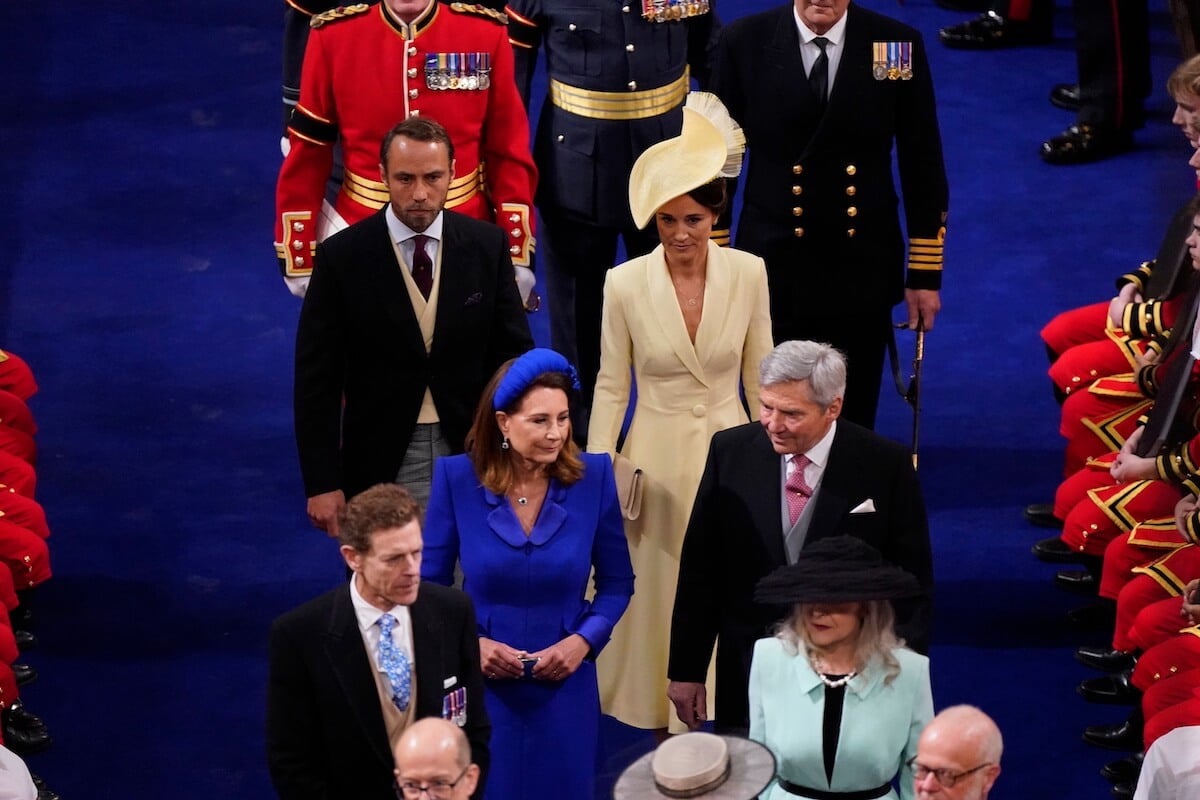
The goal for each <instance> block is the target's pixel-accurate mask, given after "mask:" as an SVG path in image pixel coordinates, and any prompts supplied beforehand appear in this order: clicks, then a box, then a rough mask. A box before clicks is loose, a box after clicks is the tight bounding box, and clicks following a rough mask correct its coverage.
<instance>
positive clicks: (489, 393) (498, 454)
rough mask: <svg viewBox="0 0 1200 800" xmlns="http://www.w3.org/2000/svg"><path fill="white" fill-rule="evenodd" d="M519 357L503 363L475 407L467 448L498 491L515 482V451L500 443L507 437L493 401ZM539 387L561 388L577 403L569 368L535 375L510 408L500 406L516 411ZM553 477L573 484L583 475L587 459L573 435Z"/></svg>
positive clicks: (552, 470)
mask: <svg viewBox="0 0 1200 800" xmlns="http://www.w3.org/2000/svg"><path fill="white" fill-rule="evenodd" d="M514 361H516V359H515V358H514V359H509V360H508V361H505V362H504V363H503V364H501V365H500V369H498V370H496V374H495V375H493V376H492V379H491V380H490V381H488V384H487V386H485V387H484V389H483V396H482V397H480V398H479V405H478V406H477V407H476V408H475V420H474V422H472V423H471V430H469V431H467V439H466V442H465V449H466V451H467V455H468V456H469V457H470V459H471V464H472V465H473V466H474V467H475V476H476V477H477V478H479V482H480V483H482V484H483V485H484V486H485V487H487V489H488V491H490V492H494V493H495V494H504V493H505V492H507V491H508V490H509V488H510V487H511V486H512V482H513V465H512V458H511V456H510V455H509V453H511V452H512V451H510V450H505V449H503V448H502V447H501V446H500V443H501V442H502V441H503V440H504V437H503V436H502V435H501V434H500V426H499V425H498V424H497V423H496V411H494V410H493V409H492V402H493V400H494V398H495V396H496V387H497V386H499V385H500V381H501V379H503V378H504V374H505V373H506V372H508V368H509V367H510V366H512V363H513V362H514ZM538 387H545V388H548V389H560V390H562V391H563V392H565V393H566V395H567V406H568V407H572V406H574V404H575V397H574V392H575V389H574V379H573V378H572V377H571V376H570V375H568V374H567V373H565V372H543V373H542V374H541V375H539V376H537V377H536V378H534V379H533V381H532V382H531V383H530V384H529V386H528V387H527V388H526V389H525V391H523V392H521V395H520V396H519V397H518V398H517V399H516V400H514V401H513V402H512V403H510V404H509V407H508V408H501V409H497V410H499V411H503V412H504V413H506V414H512V413H513V412H515V411H516V410H517V409H518V408H520V407H521V404H522V403H523V402H525V398H526V397H528V396H529V393H530V392H531V391H533V390H534V389H536V388H538ZM549 472H550V477H551V478H554V479H555V480H557V481H558V482H559V483H561V484H563V485H564V486H570V485H571V484H573V483H575V482H576V481H578V480H579V479H580V478H582V477H583V460H582V459H580V458H579V446H578V445H576V444H575V440H574V439H572V438H571V437H570V436H568V437H567V440H566V441H565V442H563V447H562V450H560V451H558V459H557V460H556V461H555V462H554V463H553V464H552V465H551V466H550V470H549Z"/></svg>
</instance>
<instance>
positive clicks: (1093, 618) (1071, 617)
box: [1067, 603, 1117, 633]
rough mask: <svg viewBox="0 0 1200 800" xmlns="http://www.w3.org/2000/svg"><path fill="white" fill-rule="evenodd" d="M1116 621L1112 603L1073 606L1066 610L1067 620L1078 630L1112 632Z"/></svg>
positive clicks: (1114, 608)
mask: <svg viewBox="0 0 1200 800" xmlns="http://www.w3.org/2000/svg"><path fill="white" fill-rule="evenodd" d="M1116 621H1117V609H1116V606H1115V605H1114V604H1113V603H1095V604H1093V605H1090V606H1083V607H1081V608H1073V609H1071V610H1070V611H1068V612H1067V622H1068V623H1070V625H1071V627H1073V628H1075V629H1076V630H1080V631H1108V632H1110V633H1111V632H1112V629H1113V625H1114V624H1116Z"/></svg>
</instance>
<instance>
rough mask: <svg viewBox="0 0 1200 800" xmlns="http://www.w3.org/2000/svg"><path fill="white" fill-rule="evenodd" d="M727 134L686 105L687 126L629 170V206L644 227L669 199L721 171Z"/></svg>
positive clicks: (706, 180) (652, 148)
mask: <svg viewBox="0 0 1200 800" xmlns="http://www.w3.org/2000/svg"><path fill="white" fill-rule="evenodd" d="M725 158H726V144H725V137H724V136H722V135H721V132H720V131H719V130H717V127H716V126H715V125H713V124H712V123H711V122H709V121H708V120H707V119H706V118H705V117H704V115H703V114H699V113H697V112H695V111H693V110H692V109H690V108H685V109H683V130H682V131H681V132H680V134H679V135H678V136H676V137H674V138H671V139H666V140H664V141H661V142H659V143H658V144H654V145H651V146H650V147H648V148H646V151H645V152H644V153H642V154H641V155H640V156H638V160H637V161H635V162H634V164H633V170H632V171H631V172H630V173H629V210H630V212H632V214H633V221H634V223H635V224H636V225H637V226H638V227H639V228H644V227H646V225H648V224H649V222H650V220H651V219H652V218H653V217H654V214H655V212H656V211H658V209H659V208H661V207H662V206H663V205H664V204H665V203H667V202H668V201H670V200H673V199H675V198H676V197H679V196H680V195H683V194H687V193H688V192H690V191H691V190H692V189H696V188H698V187H700V186H703V185H704V184H706V183H708V182H709V181H711V180H713V179H714V178H716V177H717V176H718V175H720V174H721V168H722V167H723V166H724V165H725Z"/></svg>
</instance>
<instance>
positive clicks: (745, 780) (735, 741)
mask: <svg viewBox="0 0 1200 800" xmlns="http://www.w3.org/2000/svg"><path fill="white" fill-rule="evenodd" d="M676 196H677V195H676ZM668 199H670V198H668ZM721 738H722V739H724V740H725V742H726V745H727V746H728V747H729V764H730V770H729V778H728V779H727V780H726V781H725V782H724V783H722V784H721V785H720V786H718V787H717V788H716V789H713V790H712V791H711V792H705V793H704V794H700V795H696V798H697V800H753V798H755V797H757V796H758V795H759V794H761V793H762V791H763V790H764V789H766V788H767V786H768V785H769V784H770V783H771V781H772V780H773V779H774V778H775V756H773V755H772V754H771V751H770V750H768V749H767V748H766V747H764V746H763V745H761V744H759V743H758V742H755V741H753V740H751V739H743V738H741V737H739V736H722V737H721ZM653 758H654V752H653V751H651V752H649V753H647V754H646V755H644V756H642V757H641V758H639V759H638V760H637V761H635V762H633V763H632V764H630V765H629V766H628V767H627V768H626V769H625V771H624V772H622V773H621V777H620V778H618V779H617V785H616V788H614V789H613V800H646V798H656V797H662V798H666V797H667V795H665V794H663V793H662V792H661V791H659V788H658V786H657V784H655V783H654V770H653V768H652V766H651V761H652V760H653Z"/></svg>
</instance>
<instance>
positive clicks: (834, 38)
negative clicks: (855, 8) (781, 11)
mask: <svg viewBox="0 0 1200 800" xmlns="http://www.w3.org/2000/svg"><path fill="white" fill-rule="evenodd" d="M849 16H850V9H849V8H847V9H846V13H845V14H842V18H841V19H839V20H838V21H837V22H835V23H833V26H832V27H830V29H829V30H827V31H825V33H822V34H817V33H814V32H813V29H812V28H810V27H808V26H807V25H805V24H804V20H802V19H800V12H799V11H798V10H797V9H796V6H795V4H794V3H793V4H792V18H793V19H795V20H796V29H797V30H798V31H800V44H802V45H803V44H808V43H809V42H811V41H812V40H813V39H815V38H817V36H824V37H825V38H826V39H828V40H829V41H830V42H831V43H832V44H833V45H834V47H840V46H841V44H842V39H843V38H844V37H845V36H846V18H847V17H849Z"/></svg>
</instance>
